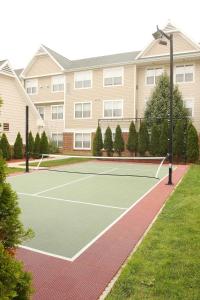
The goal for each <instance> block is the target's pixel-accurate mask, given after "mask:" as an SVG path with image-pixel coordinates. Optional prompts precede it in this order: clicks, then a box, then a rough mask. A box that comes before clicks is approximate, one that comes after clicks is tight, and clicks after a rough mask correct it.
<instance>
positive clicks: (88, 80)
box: [74, 71, 92, 89]
mask: <svg viewBox="0 0 200 300" xmlns="http://www.w3.org/2000/svg"><path fill="white" fill-rule="evenodd" d="M74 87H75V88H76V89H87V88H91V87H92V71H84V72H76V73H74Z"/></svg>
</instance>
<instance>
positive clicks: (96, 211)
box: [9, 160, 168, 261]
mask: <svg viewBox="0 0 200 300" xmlns="http://www.w3.org/2000/svg"><path fill="white" fill-rule="evenodd" d="M157 169H158V164H156V163H155V164H153V163H132V162H129V161H100V160H98V161H96V160H92V161H88V162H84V163H78V164H74V165H67V166H62V167H59V168H58V167H56V169H51V170H40V171H36V172H32V173H30V174H23V175H18V176H13V177H10V178H9V182H10V183H11V185H12V187H13V188H14V189H15V190H16V191H17V193H18V195H19V204H20V207H21V209H22V221H23V223H24V224H25V226H26V227H31V228H32V229H33V230H34V232H35V237H34V238H33V239H32V240H31V241H28V242H26V243H25V244H24V245H23V247H25V248H26V249H30V250H31V251H36V252H41V253H43V254H47V255H51V256H55V257H60V258H63V259H66V260H70V261H73V260H75V259H76V258H77V257H78V256H79V255H80V254H81V253H83V252H84V251H85V250H86V249H87V248H88V247H89V246H90V245H92V244H93V243H94V242H95V241H96V240H97V239H98V238H99V237H100V236H102V235H103V233H105V231H107V230H108V229H109V228H110V227H111V226H112V225H113V224H115V223H116V222H117V221H118V220H119V219H120V218H122V217H123V216H124V215H125V214H126V213H127V212H128V211H129V210H130V209H131V208H132V207H133V206H134V205H135V204H136V203H137V202H138V201H140V199H141V198H142V197H143V196H144V195H145V194H146V193H148V192H149V191H150V190H152V189H153V188H154V187H155V186H156V185H157V184H158V183H159V181H160V180H161V179H162V178H163V177H165V176H166V175H167V173H168V167H167V166H166V165H163V166H162V167H161V169H160V172H159V178H156V177H155V174H156V171H157Z"/></svg>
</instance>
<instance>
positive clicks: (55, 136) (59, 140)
mask: <svg viewBox="0 0 200 300" xmlns="http://www.w3.org/2000/svg"><path fill="white" fill-rule="evenodd" d="M51 137H52V141H53V142H54V143H55V145H56V146H57V147H59V148H61V147H63V134H62V133H52V134H51Z"/></svg>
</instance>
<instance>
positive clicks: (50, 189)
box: [33, 168, 117, 196]
mask: <svg viewBox="0 0 200 300" xmlns="http://www.w3.org/2000/svg"><path fill="white" fill-rule="evenodd" d="M115 170H117V168H112V169H109V170H106V171H103V172H100V173H99V174H104V173H107V172H113V171H115ZM97 175H98V174H93V175H89V176H86V177H81V178H78V179H75V180H72V181H69V182H67V183H64V184H60V185H57V186H54V187H52V188H49V189H46V190H44V191H41V192H38V193H35V194H33V195H34V196H38V195H40V194H43V193H46V192H49V191H53V190H56V189H59V188H61V187H63V186H67V185H71V184H74V183H77V182H79V181H83V180H86V179H89V178H91V177H95V176H97Z"/></svg>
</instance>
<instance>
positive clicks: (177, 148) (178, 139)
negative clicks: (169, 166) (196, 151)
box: [173, 120, 185, 161]
mask: <svg viewBox="0 0 200 300" xmlns="http://www.w3.org/2000/svg"><path fill="white" fill-rule="evenodd" d="M184 138H185V134H184V123H183V120H178V121H177V123H176V126H175V129H174V134H173V154H174V156H175V158H176V159H177V160H178V161H180V160H181V159H182V158H183V153H184Z"/></svg>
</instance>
